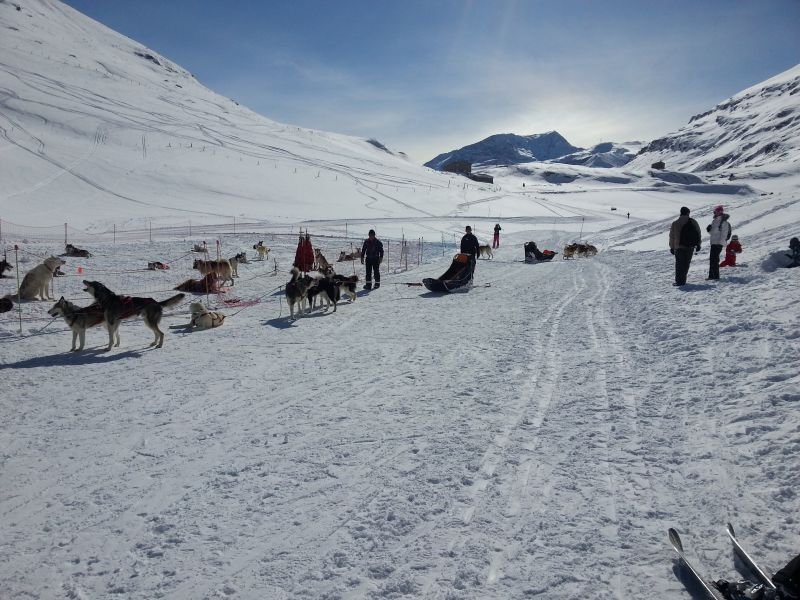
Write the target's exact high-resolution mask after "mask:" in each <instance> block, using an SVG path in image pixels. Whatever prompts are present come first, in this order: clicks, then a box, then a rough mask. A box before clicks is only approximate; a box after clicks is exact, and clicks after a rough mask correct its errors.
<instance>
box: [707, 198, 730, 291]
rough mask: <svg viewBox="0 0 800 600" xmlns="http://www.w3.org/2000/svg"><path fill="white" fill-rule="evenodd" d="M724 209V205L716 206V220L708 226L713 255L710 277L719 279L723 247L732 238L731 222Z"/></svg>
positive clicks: (710, 262)
mask: <svg viewBox="0 0 800 600" xmlns="http://www.w3.org/2000/svg"><path fill="white" fill-rule="evenodd" d="M728 216H729V215H726V214H725V213H724V211H723V208H722V205H721V204H720V205H718V206H715V207H714V220H713V221H711V224H710V225H709V226H708V227H706V231H707V232H708V233H710V234H711V242H710V244H711V256H710V257H709V259H708V279H719V255H720V254H722V247H723V246H724V245H725V242H727V241H728V240H729V239H731V224H730V223H728Z"/></svg>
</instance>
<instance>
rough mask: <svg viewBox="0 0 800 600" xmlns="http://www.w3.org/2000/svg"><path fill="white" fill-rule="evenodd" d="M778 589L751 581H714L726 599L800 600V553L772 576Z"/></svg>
mask: <svg viewBox="0 0 800 600" xmlns="http://www.w3.org/2000/svg"><path fill="white" fill-rule="evenodd" d="M772 583H773V584H775V588H776V589H774V590H773V589H771V588H768V587H765V586H764V585H762V584H760V583H753V582H751V581H737V582H735V583H734V582H729V581H725V580H724V579H718V580H717V581H715V582H714V587H715V588H717V589H718V590H719V591H720V592H721V593H722V595H723V596H724V597H725V598H726V600H800V554H798V555H797V556H795V557H794V558H793V559H792V560H790V561H789V562H788V564H787V565H786V566H785V567H783V568H782V569H781V570H780V571H778V572H777V573H775V575H774V576H773V577H772Z"/></svg>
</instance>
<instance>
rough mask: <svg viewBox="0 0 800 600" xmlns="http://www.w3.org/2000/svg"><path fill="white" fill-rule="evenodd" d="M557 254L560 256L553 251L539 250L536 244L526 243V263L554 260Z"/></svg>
mask: <svg viewBox="0 0 800 600" xmlns="http://www.w3.org/2000/svg"><path fill="white" fill-rule="evenodd" d="M556 254H558V252H553V251H552V250H539V248H538V247H537V246H536V242H526V243H525V262H526V263H534V262H545V261H548V260H553V257H554V256H555V255H556Z"/></svg>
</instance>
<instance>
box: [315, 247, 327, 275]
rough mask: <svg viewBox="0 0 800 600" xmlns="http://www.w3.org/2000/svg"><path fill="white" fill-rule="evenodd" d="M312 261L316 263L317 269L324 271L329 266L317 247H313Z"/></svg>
mask: <svg viewBox="0 0 800 600" xmlns="http://www.w3.org/2000/svg"><path fill="white" fill-rule="evenodd" d="M314 262H316V264H317V269H319V270H320V271H324V270H325V269H327V268H329V267H330V266H331V263H329V262H328V259H327V258H325V255H324V254H322V252H320V250H319V248H314Z"/></svg>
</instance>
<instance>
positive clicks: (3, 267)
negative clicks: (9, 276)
mask: <svg viewBox="0 0 800 600" xmlns="http://www.w3.org/2000/svg"><path fill="white" fill-rule="evenodd" d="M10 270H11V264H10V263H9V262H8V261H7V260H6V259H5V258H4V259H2V260H0V277H5V275H4V274H3V273H5V272H6V271H10Z"/></svg>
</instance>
